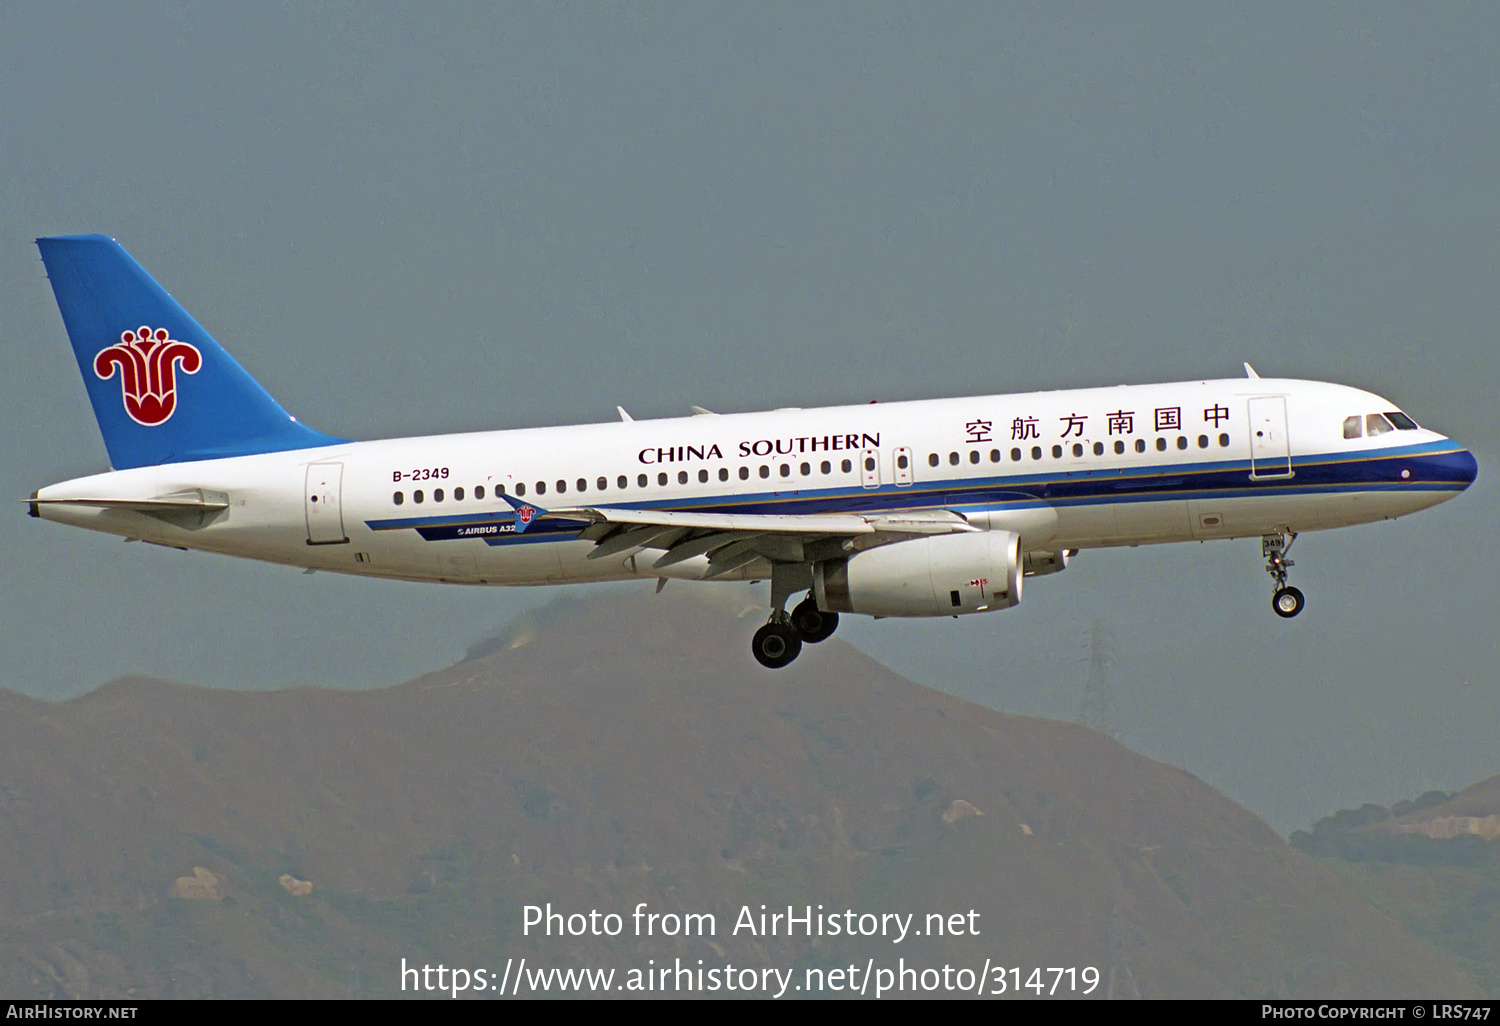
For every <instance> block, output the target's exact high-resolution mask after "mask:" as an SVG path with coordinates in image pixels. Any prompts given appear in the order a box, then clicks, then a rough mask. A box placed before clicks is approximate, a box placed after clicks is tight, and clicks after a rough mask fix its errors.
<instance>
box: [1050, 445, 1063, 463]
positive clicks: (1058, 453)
mask: <svg viewBox="0 0 1500 1026" xmlns="http://www.w3.org/2000/svg"><path fill="white" fill-rule="evenodd" d="M1052 458H1053V459H1055V460H1060V459H1062V446H1060V445H1054V446H1053V447H1052Z"/></svg>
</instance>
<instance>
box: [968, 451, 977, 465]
mask: <svg viewBox="0 0 1500 1026" xmlns="http://www.w3.org/2000/svg"><path fill="white" fill-rule="evenodd" d="M969 462H970V463H978V462H979V450H978V449H970V450H969Z"/></svg>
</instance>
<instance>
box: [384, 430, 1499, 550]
mask: <svg viewBox="0 0 1500 1026" xmlns="http://www.w3.org/2000/svg"><path fill="white" fill-rule="evenodd" d="M1282 465H1283V466H1284V464H1282ZM1262 466H1264V464H1263V465H1262ZM1292 466H1293V473H1292V474H1281V475H1279V476H1272V475H1266V476H1252V474H1251V469H1252V468H1251V463H1250V461H1249V460H1225V461H1218V462H1213V461H1208V462H1195V463H1182V464H1158V465H1155V466H1150V467H1119V468H1114V469H1094V468H1090V467H1087V466H1083V467H1080V468H1079V469H1077V470H1071V471H1063V472H1062V473H1058V471H1057V470H1056V469H1052V470H1051V472H1050V473H1044V474H1021V475H990V476H983V477H973V478H964V479H958V480H947V481H930V482H919V483H916V484H911V485H895V484H890V483H886V484H882V485H881V486H879V487H878V488H850V487H847V486H845V487H840V488H818V489H799V490H796V491H793V492H791V493H790V494H786V493H781V492H761V493H756V494H750V495H704V496H699V497H696V498H676V499H666V500H653V501H646V502H630V503H603V502H601V503H597V504H593V505H598V506H600V507H602V508H609V507H611V506H622V505H623V506H626V507H628V508H631V509H651V510H663V509H670V510H679V511H688V512H694V513H736V514H767V513H773V514H781V515H788V516H796V515H799V514H811V513H869V512H883V511H893V510H902V509H916V508H932V507H942V508H946V509H959V510H963V509H1026V508H1035V507H1043V506H1052V507H1056V508H1066V507H1077V506H1092V505H1101V504H1109V503H1140V502H1164V501H1186V500H1189V499H1223V498H1242V497H1246V496H1263V495H1264V496H1270V495H1308V494H1323V493H1349V492H1416V491H1452V492H1457V491H1462V490H1463V489H1464V488H1466V487H1467V486H1468V484H1469V482H1470V481H1471V480H1472V479H1473V457H1472V456H1471V455H1470V454H1469V453H1468V452H1467V451H1465V450H1463V449H1460V448H1458V447H1456V446H1454V445H1453V444H1452V443H1451V442H1437V443H1428V444H1424V445H1414V446H1406V447H1401V448H1393V449H1380V450H1367V451H1365V452H1362V453H1358V454H1321V455H1317V456H1305V457H1300V458H1296V459H1294V460H1293V461H1292ZM1403 474H1404V475H1405V476H1403ZM792 480H793V479H787V482H788V483H789V484H790V483H792ZM803 480H805V479H803ZM578 504H580V505H582V504H584V503H582V502H580V503H578ZM366 525H367V526H368V527H370V528H371V529H372V530H376V531H392V530H400V529H416V530H417V531H418V533H419V534H421V536H422V537H423V538H425V539H427V540H428V541H445V540H451V539H456V538H475V537H482V538H484V539H485V541H487V542H488V543H489V544H491V545H499V544H511V543H520V542H535V541H547V540H557V539H556V537H555V536H556V535H558V534H566V535H567V536H569V537H572V536H573V535H576V534H577V533H578V531H579V529H580V528H581V527H582V526H584V525H583V524H581V523H579V522H578V521H566V520H551V519H544V520H539V521H537V522H536V523H534V524H532V525H531V526H530V528H529V529H528V530H527V531H526V532H525V533H524V534H522V533H517V532H516V531H515V514H514V512H513V511H511V510H510V509H504V510H496V511H492V512H473V513H457V514H443V515H427V516H410V517H393V518H384V519H379V520H369V521H367V522H366ZM549 536H551V537H549Z"/></svg>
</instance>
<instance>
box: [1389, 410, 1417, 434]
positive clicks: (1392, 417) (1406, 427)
mask: <svg viewBox="0 0 1500 1026" xmlns="http://www.w3.org/2000/svg"><path fill="white" fill-rule="evenodd" d="M1385 419H1386V420H1388V421H1390V422H1391V423H1392V424H1394V425H1396V428H1397V430H1399V431H1415V430H1417V422H1416V421H1414V420H1412V419H1411V418H1410V417H1408V416H1407V415H1406V414H1404V413H1402V412H1401V411H1400V410H1391V411H1389V412H1387V413H1386V415H1385Z"/></svg>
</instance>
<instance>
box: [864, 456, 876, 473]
mask: <svg viewBox="0 0 1500 1026" xmlns="http://www.w3.org/2000/svg"><path fill="white" fill-rule="evenodd" d="M865 469H866V470H874V469H875V457H874V456H866V457H865Z"/></svg>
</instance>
